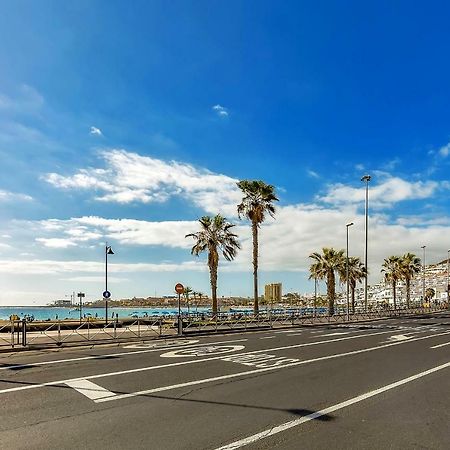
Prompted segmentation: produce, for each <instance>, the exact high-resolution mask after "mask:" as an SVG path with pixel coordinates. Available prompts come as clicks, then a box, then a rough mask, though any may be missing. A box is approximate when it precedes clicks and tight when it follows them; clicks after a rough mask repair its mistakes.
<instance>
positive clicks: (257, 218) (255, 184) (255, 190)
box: [237, 180, 278, 314]
mask: <svg viewBox="0 0 450 450" xmlns="http://www.w3.org/2000/svg"><path fill="white" fill-rule="evenodd" d="M237 185H238V187H239V189H240V190H241V191H242V193H243V194H244V196H243V198H242V201H241V203H239V205H238V206H237V211H238V215H239V218H242V217H243V216H244V217H246V218H247V219H249V220H250V222H251V223H252V238H253V309H254V312H255V314H258V311H259V305H258V228H259V227H260V225H261V224H262V223H263V222H264V220H265V218H266V214H269V215H270V216H271V217H275V206H274V205H273V202H277V201H278V198H277V197H276V196H275V187H274V186H272V185H270V184H266V183H264V181H259V180H242V181H239V182H238V183H237Z"/></svg>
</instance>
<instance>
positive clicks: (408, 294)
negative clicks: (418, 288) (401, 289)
mask: <svg viewBox="0 0 450 450" xmlns="http://www.w3.org/2000/svg"><path fill="white" fill-rule="evenodd" d="M405 281H406V307H407V308H408V309H409V301H410V296H411V292H410V289H411V287H410V283H411V282H410V279H409V277H406V279H405Z"/></svg>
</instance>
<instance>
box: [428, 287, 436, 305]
mask: <svg viewBox="0 0 450 450" xmlns="http://www.w3.org/2000/svg"><path fill="white" fill-rule="evenodd" d="M434 294H436V292H435V290H434V289H433V288H427V289H426V291H425V303H431V299H432V298H433V297H434Z"/></svg>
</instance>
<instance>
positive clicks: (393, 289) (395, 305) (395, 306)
mask: <svg viewBox="0 0 450 450" xmlns="http://www.w3.org/2000/svg"><path fill="white" fill-rule="evenodd" d="M392 293H393V295H394V309H397V297H396V292H395V280H394V281H393V282H392Z"/></svg>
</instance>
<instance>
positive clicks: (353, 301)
mask: <svg viewBox="0 0 450 450" xmlns="http://www.w3.org/2000/svg"><path fill="white" fill-rule="evenodd" d="M350 287H351V290H352V314H355V286H353V285H351V286H350Z"/></svg>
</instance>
